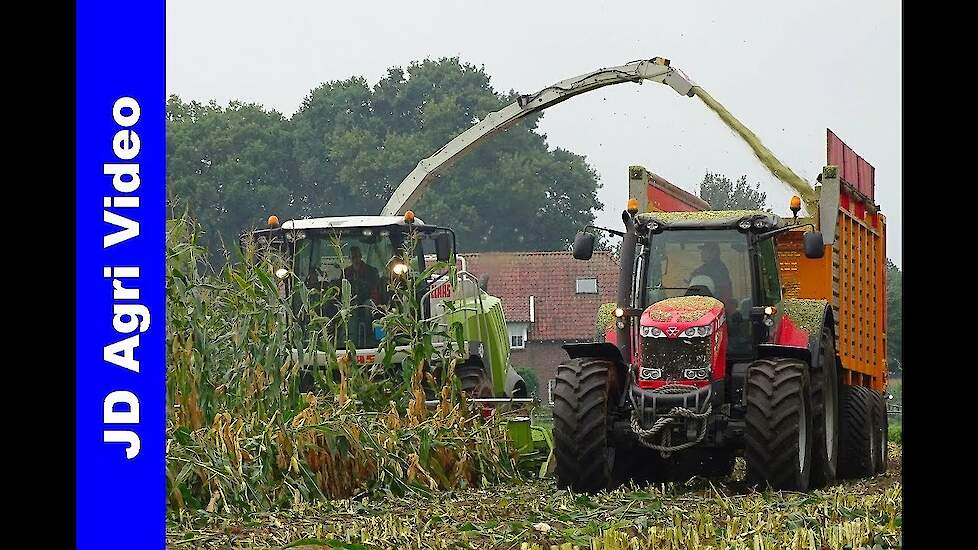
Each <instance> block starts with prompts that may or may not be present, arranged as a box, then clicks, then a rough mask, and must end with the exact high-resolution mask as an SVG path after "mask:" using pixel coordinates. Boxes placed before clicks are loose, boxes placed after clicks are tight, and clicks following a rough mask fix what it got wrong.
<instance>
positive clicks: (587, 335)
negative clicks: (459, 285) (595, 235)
mask: <svg viewBox="0 0 978 550" xmlns="http://www.w3.org/2000/svg"><path fill="white" fill-rule="evenodd" d="M462 256H463V257H464V259H465V263H466V269H467V270H468V271H469V272H470V273H472V274H474V275H476V276H477V277H478V276H482V275H488V276H489V284H488V291H489V293H490V294H492V295H493V296H497V297H499V298H500V299H501V300H502V301H503V310H504V313H505V314H506V324H507V328H508V329H509V340H510V348H511V352H512V363H513V366H514V367H516V368H520V367H526V368H530V369H533V371H534V372H535V373H536V375H537V380H538V382H539V389H538V393H539V395H540V397H541V399H544V400H546V399H548V397H549V395H548V388H549V385H550V381H552V380H553V378H554V373H555V372H556V369H557V364H558V363H560V361H562V360H563V359H565V358H566V357H567V354H566V352H565V351H564V350H563V349H562V348H561V346H562V345H563V344H566V343H571V342H587V341H591V340H593V338H594V323H595V316H596V314H597V311H598V307H599V306H600V305H601V304H603V303H606V302H613V301H614V299H615V285H616V284H617V280H618V279H617V277H618V263H617V261H616V260H615V258H613V257H612V255H611V253H610V252H608V251H595V253H594V257H592V258H591V260H590V261H587V262H584V261H579V260H575V259H574V257H573V256H572V255H571V253H570V252H511V253H481V254H463V255H462Z"/></svg>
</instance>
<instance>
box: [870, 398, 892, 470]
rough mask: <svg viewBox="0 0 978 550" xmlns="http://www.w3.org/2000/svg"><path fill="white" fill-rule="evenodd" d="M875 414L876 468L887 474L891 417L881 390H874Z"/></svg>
mask: <svg viewBox="0 0 978 550" xmlns="http://www.w3.org/2000/svg"><path fill="white" fill-rule="evenodd" d="M873 397H874V398H875V405H874V409H873V411H874V413H875V414H874V416H875V420H876V422H875V426H874V428H875V431H874V433H875V434H876V469H875V472H876V473H877V474H885V473H886V466H887V462H889V459H890V457H889V440H890V418H889V416H887V414H886V398H885V397H884V395H883V394H882V393H880V392H877V391H874V392H873Z"/></svg>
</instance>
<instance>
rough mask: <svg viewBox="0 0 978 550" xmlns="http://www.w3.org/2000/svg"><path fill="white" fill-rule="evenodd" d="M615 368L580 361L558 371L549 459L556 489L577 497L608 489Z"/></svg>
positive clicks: (608, 363) (611, 466) (590, 360)
mask: <svg viewBox="0 0 978 550" xmlns="http://www.w3.org/2000/svg"><path fill="white" fill-rule="evenodd" d="M614 368H615V365H614V363H612V362H611V361H608V360H606V359H599V358H590V357H589V358H582V359H573V360H571V361H568V362H565V363H561V364H560V365H559V366H558V367H557V377H556V383H555V387H554V408H553V417H554V428H553V430H554V431H553V434H554V454H555V455H556V477H557V487H559V488H561V489H565V488H570V489H572V490H574V491H578V492H582V493H593V492H598V491H600V490H602V489H608V488H610V486H611V484H612V482H613V481H614V477H615V475H614V474H615V473H616V471H615V468H614V465H615V449H614V447H612V446H611V445H609V441H608V428H609V426H608V416H609V415H608V413H609V404H610V403H613V399H614V397H613V395H612V389H613V383H612V382H613V376H614V373H613V369H614Z"/></svg>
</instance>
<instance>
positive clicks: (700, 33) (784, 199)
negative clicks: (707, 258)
mask: <svg viewBox="0 0 978 550" xmlns="http://www.w3.org/2000/svg"><path fill="white" fill-rule="evenodd" d="M381 5H382V7H378V6H381ZM901 24H902V21H901V8H900V3H899V2H896V1H893V0H890V1H876V0H874V1H865V0H864V1H861V2H846V1H841V0H819V1H818V2H808V3H802V2H784V1H750V2H729V1H699V2H668V3H667V2H598V1H594V0H591V1H568V0H565V1H562V2H535V3H528V2H519V3H515V2H513V3H508V2H503V1H498V0H497V1H494V2H484V1H474V0H469V1H466V2H449V1H420V0H413V1H411V2H387V3H382V2H328V1H318V2H315V1H301V2H300V1H294V2H268V1H265V2H255V1H250V0H249V1H243V0H235V1H233V2H232V1H207V2H192V1H189V0H179V1H173V0H171V1H169V2H167V74H166V80H167V92H168V93H176V94H179V95H180V96H181V97H183V98H184V99H197V100H209V99H216V100H217V101H218V102H219V103H221V104H226V103H227V102H228V101H229V100H231V99H239V100H242V101H254V102H257V103H261V104H263V105H264V106H266V107H268V108H274V109H276V110H278V111H281V112H282V113H284V114H285V115H286V116H291V115H292V114H293V113H294V112H295V111H296V109H298V107H299V105H300V103H301V102H302V99H303V98H304V97H305V95H306V94H307V93H308V92H309V91H310V90H311V89H312V88H314V87H315V86H317V85H318V84H320V83H322V82H324V81H329V80H336V79H345V78H348V77H350V76H353V75H362V76H364V77H366V79H367V80H368V81H369V82H370V83H371V84H375V83H376V82H377V81H378V80H380V78H381V77H383V76H384V75H385V74H386V72H387V69H388V68H389V67H391V66H395V65H399V66H406V65H407V64H408V63H410V62H411V61H413V60H418V59H423V58H425V57H432V58H439V57H445V56H460V57H461V58H462V60H463V61H467V62H470V63H474V64H476V65H485V69H486V72H487V73H488V74H489V75H491V77H492V80H491V82H492V84H493V86H494V87H495V88H496V89H497V90H499V91H508V90H510V89H514V90H517V91H519V92H521V93H530V92H535V91H538V90H539V89H541V88H543V87H545V86H547V85H549V84H553V83H554V82H557V81H559V80H563V79H565V78H569V77H571V76H575V75H578V74H581V73H586V72H590V71H592V70H595V69H598V68H600V67H607V66H612V65H620V64H624V63H627V62H630V61H634V60H636V59H650V58H652V57H655V56H661V57H666V58H668V59H670V60H672V64H673V66H674V67H678V68H681V69H682V70H683V71H684V72H685V73H686V74H687V75H689V77H690V78H691V79H692V80H693V81H694V82H695V83H696V84H698V85H700V86H702V87H703V88H705V89H706V90H707V91H708V92H709V93H710V94H711V95H713V97H714V98H716V99H717V100H718V101H720V102H721V103H722V104H724V106H726V107H727V109H729V110H730V111H731V113H733V114H734V116H736V117H738V118H739V119H740V120H741V121H742V122H743V123H744V124H745V125H747V127H749V128H751V129H752V130H753V131H754V132H755V133H756V134H757V135H758V136H759V137H760V138H761V140H762V141H763V142H764V144H765V145H767V147H768V148H770V149H771V150H772V152H774V154H775V155H776V156H778V157H779V158H780V159H781V160H782V161H784V162H785V163H786V164H787V165H788V166H790V167H792V168H793V169H794V170H795V171H796V172H797V173H798V174H799V175H800V176H802V177H803V178H805V179H807V180H808V181H810V182H814V180H815V177H816V175H817V174H818V173H819V172H820V171H821V168H822V166H823V165H824V164H825V162H826V159H825V129H826V128H831V129H832V130H833V131H834V132H835V133H836V134H838V135H839V137H841V138H842V140H843V141H845V142H846V143H847V144H848V145H849V146H850V147H852V148H853V149H854V150H855V151H856V152H857V153H859V154H860V155H862V156H863V158H865V159H866V160H867V161H868V162H870V163H871V164H872V165H873V166H875V167H876V199H877V202H878V203H879V204H880V207H881V209H882V211H883V212H884V213H885V214H886V216H887V220H888V238H887V255H888V256H890V257H891V258H892V259H893V260H894V262H896V264H897V265H900V266H902V264H903V262H902V254H901V252H902V239H901V233H902V231H901V223H902V220H901V215H900V213H901V210H902V209H903V202H902V201H903V198H902V193H901V187H902V179H903V171H902V169H901V163H902V151H901V143H902V123H903V117H902V113H901V109H902V94H901V90H900V87H901V78H902V70H901V55H902V54H901V50H902V40H901V28H900V27H901ZM540 130H541V131H542V132H544V133H545V134H546V135H547V139H548V143H549V144H550V145H551V146H557V147H563V148H566V149H569V150H570V151H573V152H575V153H578V154H582V155H585V156H586V157H587V160H588V162H589V163H590V164H591V166H593V167H594V168H595V169H596V170H597V172H598V174H599V175H600V177H601V184H602V186H603V187H602V189H601V191H600V195H599V197H600V199H601V201H602V202H603V203H604V204H605V209H604V212H602V213H600V214H599V215H598V223H599V224H605V225H609V226H612V227H617V225H620V223H621V218H620V215H621V211H622V210H623V209H624V206H625V200H626V199H627V189H628V175H627V170H628V166H629V165H631V164H641V165H644V166H645V167H646V168H648V169H649V170H651V171H652V172H655V173H657V174H659V175H661V176H663V177H665V178H666V179H668V180H669V181H671V182H673V183H675V184H676V185H679V186H680V187H683V188H684V189H686V190H688V191H691V192H695V191H696V186H697V184H698V183H699V182H700V181H701V180H702V178H703V174H704V173H705V172H706V171H707V170H710V171H714V172H720V173H723V174H726V175H728V176H730V177H732V178H735V177H737V176H740V175H742V174H746V175H747V177H748V179H749V180H750V181H752V182H761V184H762V190H764V191H766V192H767V193H768V200H769V203H770V205H771V206H772V207H774V209H775V211H776V212H779V213H787V211H788V210H787V204H788V199H789V197H790V196H791V194H792V193H791V192H790V191H789V190H788V189H787V188H786V187H785V186H784V184H782V183H780V182H779V181H778V180H776V179H774V178H773V177H772V176H770V175H769V174H768V173H767V171H766V170H765V169H764V167H763V166H762V165H761V164H760V162H758V161H757V160H756V159H755V158H754V156H753V155H752V154H751V152H750V149H749V148H748V147H747V146H746V145H745V144H744V143H743V142H742V141H740V139H739V138H738V137H736V136H735V135H734V134H733V133H732V132H731V131H729V130H728V129H727V128H726V126H724V125H723V123H722V122H720V120H719V119H718V118H717V117H716V116H715V115H714V114H713V113H712V112H710V111H709V110H708V109H707V108H706V107H705V106H704V105H703V104H702V102H700V100H699V99H696V98H689V97H683V96H679V95H678V94H676V93H675V92H674V91H673V90H672V89H670V88H668V87H666V86H662V85H659V84H654V83H646V84H643V85H641V86H639V85H636V84H631V83H628V84H619V85H617V86H611V87H608V88H603V89H601V90H598V91H596V92H591V93H589V94H584V95H582V96H579V97H577V98H574V99H572V100H570V101H568V102H565V103H562V104H560V105H558V106H556V107H553V108H551V109H549V110H547V111H546V114H545V115H544V117H543V120H542V122H541V125H540ZM499 138H503V139H504V138H505V134H502V135H500V136H498V137H497V139H499ZM419 160H420V159H419ZM476 183H477V182H473V184H476ZM380 206H381V205H378V209H379V207H380Z"/></svg>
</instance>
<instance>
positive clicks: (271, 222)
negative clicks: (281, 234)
mask: <svg viewBox="0 0 978 550" xmlns="http://www.w3.org/2000/svg"><path fill="white" fill-rule="evenodd" d="M268 227H271V228H273V229H274V228H276V227H278V216H276V215H275V214H272V215H271V216H269V217H268Z"/></svg>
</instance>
